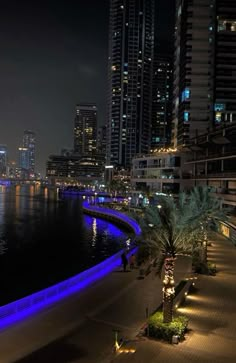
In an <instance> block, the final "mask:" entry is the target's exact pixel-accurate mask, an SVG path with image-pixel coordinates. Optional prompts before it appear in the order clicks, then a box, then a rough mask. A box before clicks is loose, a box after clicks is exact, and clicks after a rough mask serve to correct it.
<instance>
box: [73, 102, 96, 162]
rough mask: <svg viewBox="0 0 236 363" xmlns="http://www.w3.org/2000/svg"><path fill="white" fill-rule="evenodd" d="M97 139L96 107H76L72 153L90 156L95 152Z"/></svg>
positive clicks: (91, 105) (83, 105) (85, 105)
mask: <svg viewBox="0 0 236 363" xmlns="http://www.w3.org/2000/svg"><path fill="white" fill-rule="evenodd" d="M96 139H97V107H96V105H94V104H78V105H76V116H75V124H74V152H75V153H76V154H79V156H83V155H87V156H89V155H92V154H94V153H95V151H96Z"/></svg>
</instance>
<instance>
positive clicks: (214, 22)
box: [172, 0, 236, 145]
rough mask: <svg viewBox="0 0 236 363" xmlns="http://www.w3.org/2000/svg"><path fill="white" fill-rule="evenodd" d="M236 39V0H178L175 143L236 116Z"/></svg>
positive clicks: (185, 141)
mask: <svg viewBox="0 0 236 363" xmlns="http://www.w3.org/2000/svg"><path fill="white" fill-rule="evenodd" d="M235 42H236V2H235V0H177V7H176V34H175V65H174V69H175V74H174V104H173V106H174V126H175V127H174V130H173V135H172V136H173V141H174V144H175V145H188V143H189V140H190V139H191V138H193V137H195V136H196V135H197V134H204V133H205V132H207V129H208V128H215V127H217V126H219V125H221V123H222V122H225V123H227V122H233V121H236V81H235V79H236V78H235V77H236V68H235V64H236V47H235V46H234V44H235Z"/></svg>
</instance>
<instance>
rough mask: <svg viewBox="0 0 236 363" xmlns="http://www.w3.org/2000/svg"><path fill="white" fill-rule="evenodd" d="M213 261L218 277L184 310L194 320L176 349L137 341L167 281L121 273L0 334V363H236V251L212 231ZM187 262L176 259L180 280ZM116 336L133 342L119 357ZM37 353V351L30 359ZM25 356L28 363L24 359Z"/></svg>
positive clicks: (201, 282) (200, 284) (199, 287)
mask: <svg viewBox="0 0 236 363" xmlns="http://www.w3.org/2000/svg"><path fill="white" fill-rule="evenodd" d="M208 256H209V260H210V261H212V262H214V263H216V266H217V270H218V272H217V274H216V276H204V275H199V277H198V280H197V281H196V289H195V291H194V292H193V293H192V294H191V295H190V296H189V297H188V298H187V300H186V303H185V304H184V305H182V307H180V309H179V313H180V314H181V313H182V314H185V315H187V316H188V317H189V319H190V324H189V328H190V331H189V333H188V334H187V335H186V340H185V341H184V342H182V343H180V344H178V345H171V344H167V343H164V342H160V341H155V340H151V339H147V338H145V337H142V338H139V337H137V333H138V332H139V330H140V327H141V326H142V325H143V324H144V322H145V314H146V308H147V307H148V309H149V311H150V312H151V311H153V310H155V308H156V307H157V306H158V305H159V304H160V302H161V281H160V280H159V279H158V278H157V277H155V275H154V272H151V273H150V274H149V275H148V276H146V277H145V279H143V280H140V279H138V275H139V273H138V270H134V271H131V272H127V273H124V272H121V271H116V272H113V273H111V274H110V275H109V276H107V277H106V278H104V279H103V280H102V281H100V282H97V283H96V284H94V285H93V286H92V287H91V288H89V289H87V290H86V291H83V292H81V293H79V294H76V295H74V296H72V297H71V298H69V299H67V300H65V301H63V302H62V303H60V304H58V305H57V306H55V307H51V308H49V309H47V310H46V311H45V312H43V313H41V314H38V315H37V316H35V317H32V318H31V319H27V320H26V321H25V322H23V323H21V324H19V325H16V326H15V327H12V328H10V329H8V330H5V331H2V332H1V333H0V344H1V350H0V363H13V362H17V363H49V362H50V363H80V362H81V363H111V362H113V363H126V362H130V363H132V362H134V363H167V362H169V361H171V360H172V361H173V362H175V363H184V362H188V363H192V362H196V363H223V362H225V361H227V362H229V363H234V362H235V361H236V349H235V347H234V342H235V339H236V248H235V246H233V244H232V243H231V242H230V241H228V240H226V239H225V238H224V237H222V236H220V235H218V234H216V233H213V234H212V246H211V247H209V254H208ZM190 267H191V261H190V259H189V258H186V257H182V258H179V259H178V260H177V266H176V268H177V273H176V281H177V282H178V281H180V280H181V278H184V277H186V276H187V275H188V272H187V271H189V269H190ZM114 330H119V331H120V332H119V337H123V338H124V339H127V340H128V343H125V344H124V345H123V346H122V348H124V349H126V350H127V351H128V350H129V349H134V350H135V352H134V353H131V352H128V353H120V354H118V355H117V354H114V353H113V352H112V347H113V344H114V334H115V333H114ZM32 352H34V353H32ZM23 357H24V358H23Z"/></svg>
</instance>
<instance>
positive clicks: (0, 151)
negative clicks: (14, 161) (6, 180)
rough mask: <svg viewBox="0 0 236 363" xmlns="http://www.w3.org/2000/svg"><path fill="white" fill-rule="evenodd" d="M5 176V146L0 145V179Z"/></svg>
mask: <svg viewBox="0 0 236 363" xmlns="http://www.w3.org/2000/svg"><path fill="white" fill-rule="evenodd" d="M6 176H7V146H6V145H0V177H6Z"/></svg>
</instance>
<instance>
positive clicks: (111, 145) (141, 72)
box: [107, 0, 154, 168]
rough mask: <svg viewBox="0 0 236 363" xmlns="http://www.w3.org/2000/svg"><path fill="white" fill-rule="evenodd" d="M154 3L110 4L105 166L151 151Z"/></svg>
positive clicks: (125, 0) (127, 0)
mask: <svg viewBox="0 0 236 363" xmlns="http://www.w3.org/2000/svg"><path fill="white" fill-rule="evenodd" d="M153 49H154V0H140V1H136V0H110V22H109V60H108V114H107V163H108V165H119V166H123V167H125V168H129V167H130V166H131V160H132V158H133V156H134V155H135V154H137V153H147V152H148V151H149V148H150V125H151V106H152V63H153Z"/></svg>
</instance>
